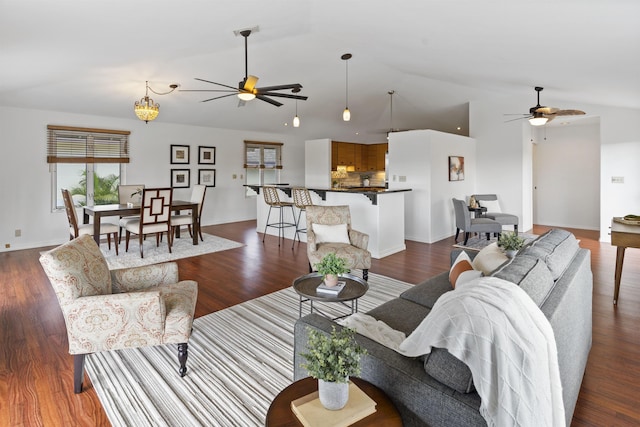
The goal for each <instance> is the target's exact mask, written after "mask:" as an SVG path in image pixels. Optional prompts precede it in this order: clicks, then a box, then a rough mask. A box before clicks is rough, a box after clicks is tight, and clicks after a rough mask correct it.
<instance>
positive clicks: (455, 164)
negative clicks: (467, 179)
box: [449, 156, 464, 181]
mask: <svg viewBox="0 0 640 427" xmlns="http://www.w3.org/2000/svg"><path fill="white" fill-rule="evenodd" d="M449 181H464V157H463V156H449Z"/></svg>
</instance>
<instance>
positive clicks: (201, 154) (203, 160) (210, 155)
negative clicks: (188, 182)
mask: <svg viewBox="0 0 640 427" xmlns="http://www.w3.org/2000/svg"><path fill="white" fill-rule="evenodd" d="M198 164H199V165H215V164H216V147H205V146H203V145H200V146H198Z"/></svg>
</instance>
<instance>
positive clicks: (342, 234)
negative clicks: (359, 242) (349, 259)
mask: <svg viewBox="0 0 640 427" xmlns="http://www.w3.org/2000/svg"><path fill="white" fill-rule="evenodd" d="M312 227H313V232H314V233H315V234H316V243H346V244H350V243H351V242H350V241H349V232H348V231H347V224H337V225H324V224H315V223H314V224H313V225H312Z"/></svg>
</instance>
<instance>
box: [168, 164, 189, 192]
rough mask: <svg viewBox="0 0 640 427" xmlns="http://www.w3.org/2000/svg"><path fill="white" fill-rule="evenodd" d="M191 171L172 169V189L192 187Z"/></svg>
mask: <svg viewBox="0 0 640 427" xmlns="http://www.w3.org/2000/svg"><path fill="white" fill-rule="evenodd" d="M190 174H191V171H190V170H189V169H171V187H173V188H189V187H190V186H191V183H190V181H191V179H190V178H191V177H190Z"/></svg>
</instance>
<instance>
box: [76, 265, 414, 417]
mask: <svg viewBox="0 0 640 427" xmlns="http://www.w3.org/2000/svg"><path fill="white" fill-rule="evenodd" d="M409 287H411V285H410V284H408V283H405V282H400V281H398V280H394V279H390V278H387V277H384V276H379V275H376V274H373V273H370V274H369V291H368V292H367V293H366V294H365V295H364V296H363V297H362V298H360V300H359V302H358V304H359V309H360V311H362V312H366V311H368V310H370V309H372V308H374V307H376V306H378V305H380V304H381V303H383V302H385V301H388V300H390V299H393V298H395V297H397V296H398V295H399V294H400V293H401V292H403V291H405V290H406V289H408V288H409ZM298 302H299V298H298V295H297V294H296V293H295V292H294V291H293V289H292V288H287V289H284V290H281V291H278V292H274V293H272V294H269V295H265V296H263V297H260V298H257V299H254V300H250V301H247V302H245V303H242V304H239V305H236V306H233V307H230V308H227V309H224V310H221V311H218V312H215V313H211V314H208V315H206V316H203V317H200V318H198V319H196V320H195V321H194V324H193V334H192V336H191V339H190V341H189V359H188V362H187V367H188V372H187V375H186V376H185V377H184V378H180V376H179V375H178V373H177V368H178V357H177V346H175V345H167V346H158V347H147V348H141V349H127V350H119V351H111V352H102V353H95V354H91V355H89V356H87V359H86V360H87V362H86V370H87V373H88V374H89V378H90V379H91V382H92V383H93V386H94V388H95V390H96V392H97V394H98V397H99V398H100V402H101V403H102V406H103V407H104V410H105V412H106V414H107V416H108V418H109V421H110V422H111V424H112V425H113V426H190V427H191V426H223V427H227V426H251V427H253V426H264V423H265V417H266V413H267V410H268V408H269V405H270V404H271V401H272V400H273V399H274V398H275V396H276V395H277V394H278V393H279V392H280V391H282V389H284V388H285V387H286V386H288V385H289V384H291V382H292V381H293V326H294V323H295V321H296V319H297V318H298ZM316 304H318V303H316ZM323 309H325V310H326V311H327V312H328V313H327V314H329V315H332V313H336V314H334V315H337V313H338V312H337V311H336V310H338V311H340V313H344V311H342V310H344V307H342V306H340V305H338V304H323ZM340 309H342V310H340ZM306 313H308V307H307V306H305V308H304V311H303V314H306Z"/></svg>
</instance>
